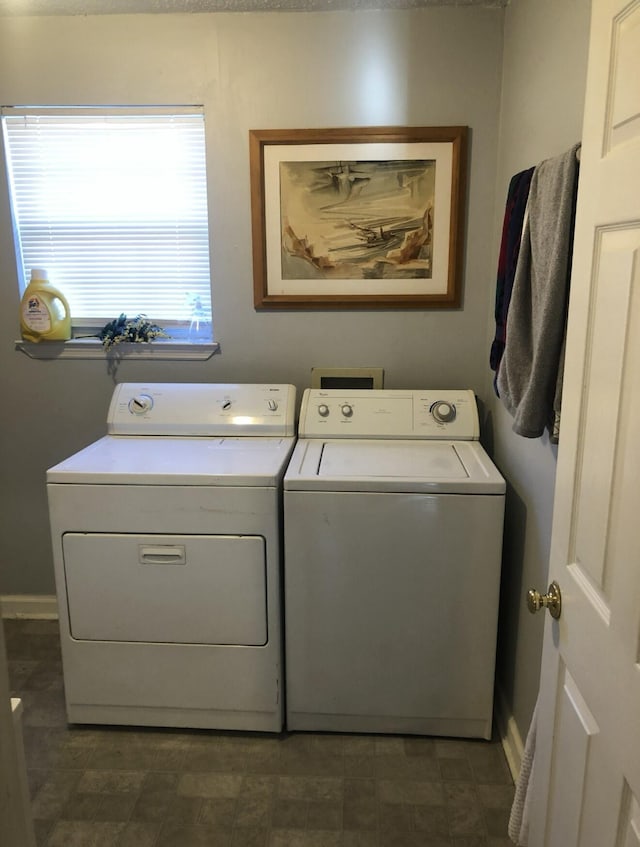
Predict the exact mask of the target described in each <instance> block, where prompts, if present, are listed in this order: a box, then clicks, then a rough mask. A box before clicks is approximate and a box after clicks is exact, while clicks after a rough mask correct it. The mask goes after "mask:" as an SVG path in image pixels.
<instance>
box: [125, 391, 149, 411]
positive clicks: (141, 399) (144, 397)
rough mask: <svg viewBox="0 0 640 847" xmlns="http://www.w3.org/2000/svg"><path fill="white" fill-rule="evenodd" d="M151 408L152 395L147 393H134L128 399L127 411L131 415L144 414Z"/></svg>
mask: <svg viewBox="0 0 640 847" xmlns="http://www.w3.org/2000/svg"><path fill="white" fill-rule="evenodd" d="M151 409H153V397H150V396H149V395H148V394H136V396H135V397H132V398H131V400H129V411H130V412H131V414H132V415H146V413H147V412H150V411H151Z"/></svg>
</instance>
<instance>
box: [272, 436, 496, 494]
mask: <svg viewBox="0 0 640 847" xmlns="http://www.w3.org/2000/svg"><path fill="white" fill-rule="evenodd" d="M284 487H285V490H289V491H370V492H386V491H392V492H405V493H414V492H415V493H420V492H431V493H441V494H504V491H505V488H506V485H505V481H504V479H503V478H502V476H501V475H500V473H499V472H498V470H497V468H496V467H495V466H494V464H493V463H492V461H491V459H490V458H489V457H488V456H487V454H486V453H485V451H484V450H483V448H482V447H481V446H480V444H479V443H478V442H477V441H437V442H435V441H413V440H412V441H387V440H386V439H378V440H376V439H371V440H358V441H346V440H338V439H335V440H334V439H332V440H330V441H320V440H317V439H305V438H303V439H300V440H299V441H298V443H297V445H296V447H295V450H294V451H293V455H292V457H291V461H290V462H289V467H288V469H287V472H286V474H285V478H284Z"/></svg>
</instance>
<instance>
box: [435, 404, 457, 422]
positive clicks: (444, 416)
mask: <svg viewBox="0 0 640 847" xmlns="http://www.w3.org/2000/svg"><path fill="white" fill-rule="evenodd" d="M431 414H432V415H433V418H434V420H436V421H438V423H451V421H454V420H455V419H456V407H455V406H454V405H453V403H448V402H447V401H446V400H438V401H437V402H436V403H434V404H433V405H432V406H431Z"/></svg>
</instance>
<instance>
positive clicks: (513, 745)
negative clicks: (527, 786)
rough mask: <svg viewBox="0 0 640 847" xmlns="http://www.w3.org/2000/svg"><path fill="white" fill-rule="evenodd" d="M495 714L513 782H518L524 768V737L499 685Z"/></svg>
mask: <svg viewBox="0 0 640 847" xmlns="http://www.w3.org/2000/svg"><path fill="white" fill-rule="evenodd" d="M495 714H496V723H497V725H498V732H499V733H500V739H501V741H502V749H503V750H504V755H505V757H506V759H507V764H508V765H509V770H510V771H511V776H512V777H513V781H514V782H516V781H517V779H518V775H519V774H520V767H521V766H522V756H523V754H524V744H523V743H522V736H521V735H520V732H519V730H518V727H517V725H516V722H515V720H514V719H513V715H512V714H511V710H510V709H509V707H508V705H507V701H506V699H505V696H504V693H503V691H502V689H501V688H500V686H499V685H498V686H497V688H496V713H495Z"/></svg>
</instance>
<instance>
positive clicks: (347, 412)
mask: <svg viewBox="0 0 640 847" xmlns="http://www.w3.org/2000/svg"><path fill="white" fill-rule="evenodd" d="M340 411H341V412H342V414H343V415H344V416H345V418H350V417H351V416H352V415H353V406H350V405H349V404H348V403H343V405H342V408H341V409H340Z"/></svg>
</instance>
